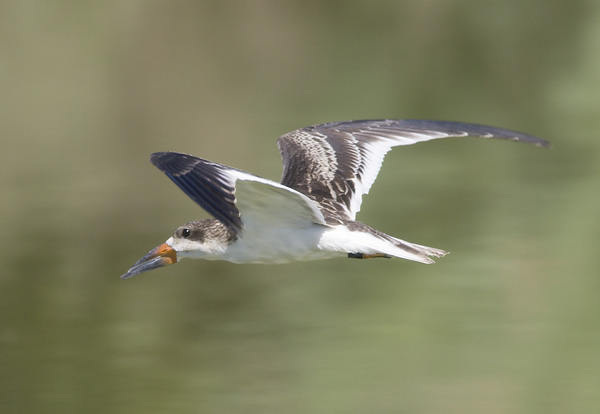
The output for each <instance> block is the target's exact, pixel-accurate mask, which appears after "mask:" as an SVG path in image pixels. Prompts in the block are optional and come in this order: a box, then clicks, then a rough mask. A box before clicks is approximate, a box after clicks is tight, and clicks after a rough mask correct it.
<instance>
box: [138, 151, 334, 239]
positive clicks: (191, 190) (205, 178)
mask: <svg viewBox="0 0 600 414" xmlns="http://www.w3.org/2000/svg"><path fill="white" fill-rule="evenodd" d="M150 161H151V162H152V164H154V165H155V166H156V167H157V168H158V169H160V170H161V171H163V172H164V173H165V174H166V175H167V177H169V178H170V179H171V180H172V181H173V182H174V183H175V184H177V186H178V187H179V188H181V189H182V190H183V192H184V193H186V194H187V195H188V196H189V197H190V198H191V199H192V200H194V201H195V202H196V203H198V204H199V205H200V207H202V208H203V209H205V210H206V211H207V212H208V213H210V214H211V215H213V216H214V217H215V218H216V219H217V220H219V221H220V222H222V223H223V224H225V225H226V226H227V227H228V228H229V229H230V230H232V231H233V232H234V233H235V234H237V235H243V229H244V227H245V226H246V224H247V222H248V221H252V222H253V225H259V226H260V225H261V224H262V223H264V224H266V225H269V226H273V227H274V226H277V225H281V226H286V223H287V224H288V225H289V224H290V223H291V224H297V225H298V224H299V223H298V222H302V223H318V224H323V225H325V219H324V218H323V214H322V213H321V211H320V210H319V208H318V206H317V205H316V204H315V202H314V201H313V200H310V199H309V198H308V197H306V196H305V195H304V194H301V193H299V192H298V191H296V190H294V189H291V188H288V187H285V186H283V185H281V184H279V183H276V182H274V181H270V180H267V179H265V178H261V177H258V176H255V175H252V174H249V173H247V172H244V171H241V170H238V169H235V168H231V167H228V166H225V165H222V164H218V163H215V162H211V161H207V160H204V159H202V158H198V157H194V156H192V155H187V154H180V153H177V152H157V153H154V154H152V155H151V157H150Z"/></svg>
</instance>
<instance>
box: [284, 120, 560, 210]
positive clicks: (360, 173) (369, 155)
mask: <svg viewBox="0 0 600 414" xmlns="http://www.w3.org/2000/svg"><path fill="white" fill-rule="evenodd" d="M466 136H473V137H480V138H499V139H507V140H511V141H517V142H526V143H530V144H534V145H536V146H542V147H549V146H550V144H549V143H548V142H547V141H544V140H542V139H540V138H537V137H534V136H532V135H528V134H523V133H520V132H516V131H511V130H508V129H500V128H494V127H488V126H483V125H476V124H466V123H459V122H445V121H421V120H364V121H345V122H331V123H327V124H320V125H313V126H309V127H306V128H301V129H298V130H295V131H292V132H289V133H287V134H285V135H282V136H281V137H279V139H278V140H277V145H278V146H279V150H280V151H281V157H282V159H283V175H282V178H281V184H283V185H284V186H287V187H290V188H293V189H295V190H297V191H299V192H301V193H303V194H306V195H307V196H308V197H309V198H311V199H313V200H315V201H316V202H317V203H319V205H320V206H321V208H322V209H323V210H325V211H326V212H327V213H329V214H326V217H327V218H328V219H329V220H336V218H339V219H341V220H343V219H346V220H347V219H350V220H354V219H355V217H356V213H357V212H358V211H359V210H360V205H361V202H362V196H363V195H364V194H367V193H368V192H369V190H370V188H371V186H372V185H373V183H374V182H375V178H377V174H378V173H379V170H380V168H381V164H382V163H383V158H384V156H385V154H386V153H387V152H388V151H389V150H390V149H391V148H392V147H395V146H398V145H412V144H416V143H417V142H423V141H429V140H433V139H441V138H450V137H466Z"/></svg>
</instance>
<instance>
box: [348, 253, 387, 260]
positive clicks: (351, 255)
mask: <svg viewBox="0 0 600 414" xmlns="http://www.w3.org/2000/svg"><path fill="white" fill-rule="evenodd" d="M348 257H349V258H350V259H374V258H377V257H383V258H386V259H391V258H392V256H388V255H387V254H384V253H373V254H365V253H348Z"/></svg>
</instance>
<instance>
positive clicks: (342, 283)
mask: <svg viewBox="0 0 600 414" xmlns="http://www.w3.org/2000/svg"><path fill="white" fill-rule="evenodd" d="M599 45H600V3H599V2H597V1H588V0H569V1H548V0H505V1H502V2H482V1H477V0H462V1H446V0H418V1H416V0H415V1H391V0H390V1H384V0H375V1H368V2H367V1H364V2H358V1H357V2H343V1H313V0H310V1H306V0H302V1H199V2H192V1H177V2H166V1H141V0H139V1H133V0H127V1H105V2H67V1H64V2H46V1H2V2H1V3H0V89H1V91H2V92H1V96H2V97H1V99H0V139H1V143H2V147H1V149H0V191H1V193H0V194H1V195H2V202H1V203H0V229H1V235H2V237H0V271H1V273H0V411H1V412H3V413H65V412H81V413H83V412H85V413H167V412H168V413H201V412H206V413H282V412H286V413H359V412H363V413H365V412H373V413H399V412H406V413H441V412H443V413H461V414H462V413H492V414H493V413H544V414H548V413H597V412H600V320H599V319H600V299H599V298H600V271H599V269H600V260H599V258H598V257H599V255H598V249H599V248H600V243H599V241H600V221H599V211H600V196H599V194H598V193H599V190H600V187H599V185H600V159H599V158H600V139H599V138H598V131H599V130H600V112H599V108H600V53H599V52H600V49H599ZM365 118H420V119H441V120H456V121H464V122H476V123H483V124H490V125H495V126H500V127H505V128H511V129H517V130H522V131H524V132H528V133H531V134H534V135H538V136H541V137H544V138H545V139H548V140H550V141H552V143H553V149H551V150H546V149H542V148H536V147H533V146H528V145H521V144H515V143H511V142H501V141H493V142H492V141H487V140H477V139H455V140H442V141H434V142H428V143H423V144H419V145H416V146H412V147H402V148H397V149H396V150H394V151H393V152H391V153H390V154H389V155H388V156H387V158H386V163H385V165H384V168H383V169H382V173H381V175H380V178H379V180H378V182H377V183H376V184H375V186H374V187H373V189H372V192H371V194H370V195H369V196H368V197H367V198H366V199H365V202H364V204H363V211H362V212H361V213H360V214H359V219H361V220H362V221H365V222H366V223H368V224H370V225H372V226H373V227H375V228H378V229H380V230H382V231H385V232H387V233H389V234H392V235H395V236H398V237H401V238H404V239H406V240H410V241H413V242H417V243H421V244H425V245H429V246H435V247H439V248H443V249H446V250H449V251H451V252H452V254H451V255H449V256H447V257H446V258H443V259H440V260H438V263H437V264H435V265H432V266H426V265H422V264H418V263H412V262H408V261H402V260H368V261H358V260H343V259H340V260H330V261H317V262H308V263H295V264H289V265H272V266H263V265H233V264H229V263H224V262H201V261H184V262H182V263H178V264H177V265H175V266H170V267H166V268H162V269H159V270H156V271H153V272H151V273H147V274H143V275H141V276H138V277H135V278H133V279H130V280H126V281H123V280H120V279H119V276H120V275H121V274H122V273H124V272H125V271H126V270H127V269H128V268H129V266H130V265H131V264H132V263H133V262H135V261H136V260H137V259H138V258H140V257H141V256H142V255H143V254H145V253H146V252H147V251H148V250H149V249H150V248H152V247H154V246H155V245H157V244H159V243H161V242H163V241H164V240H165V239H166V238H167V237H169V236H170V234H171V233H172V231H173V230H174V229H175V228H176V227H177V226H179V225H181V224H183V223H185V222H187V221H189V220H193V219H199V218H205V217H207V215H206V213H205V212H203V211H202V210H201V209H200V208H199V207H198V206H196V205H195V204H194V203H193V202H191V201H190V200H189V199H188V198H187V197H186V196H185V195H184V194H183V193H182V192H181V191H180V190H179V189H177V188H176V187H175V186H174V185H173V184H172V183H171V182H170V181H169V180H168V179H167V178H166V177H165V176H164V175H163V174H162V173H160V171H158V170H157V169H155V168H154V167H153V166H152V165H151V164H150V163H149V162H148V158H149V155H150V153H152V152H154V151H161V150H173V151H182V152H188V153H192V154H195V155H198V156H201V157H204V158H208V159H211V160H214V161H217V162H221V163H224V164H227V165H233V166H236V167H238V168H241V169H244V170H247V171H251V172H253V173H255V174H258V175H261V176H265V177H268V178H271V179H275V180H276V179H278V178H279V177H280V174H281V161H280V159H279V153H278V150H277V147H276V145H275V140H276V138H277V137H278V136H279V135H281V134H283V133H285V132H288V131H290V130H293V129H296V128H299V127H302V126H306V125H311V124H316V123H321V122H327V121H335V120H347V119H365Z"/></svg>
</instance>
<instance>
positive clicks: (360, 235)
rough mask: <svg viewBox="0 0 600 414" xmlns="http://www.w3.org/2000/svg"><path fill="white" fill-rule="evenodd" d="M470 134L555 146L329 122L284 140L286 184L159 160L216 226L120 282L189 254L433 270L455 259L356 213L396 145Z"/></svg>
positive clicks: (494, 132)
mask: <svg viewBox="0 0 600 414" xmlns="http://www.w3.org/2000/svg"><path fill="white" fill-rule="evenodd" d="M466 136H472V137H480V138H499V139H507V140H511V141H517V142H526V143H530V144H534V145H536V146H541V147H549V146H550V143H549V142H547V141H544V140H542V139H540V138H537V137H534V136H532V135H528V134H524V133H521V132H516V131H511V130H507V129H500V128H494V127H488V126H483V125H476V124H467V123H459V122H445V121H423V120H405V119H403V120H364V121H344V122H331V123H326V124H320V125H313V126H309V127H306V128H301V129H298V130H295V131H292V132H289V133H287V134H285V135H282V136H281V137H279V139H278V140H277V145H278V147H279V150H280V152H281V157H282V159H283V175H282V178H281V182H279V183H277V182H275V181H271V180H268V179H266V178H261V177H258V176H256V175H253V174H250V173H247V172H245V171H241V170H238V169H236V168H232V167H228V166H225V165H222V164H217V163H215V162H212V161H208V160H205V159H202V158H198V157H194V156H192V155H187V154H180V153H176V152H157V153H154V154H152V156H151V157H150V161H151V162H152V164H154V165H155V166H156V167H157V168H158V169H160V170H161V171H163V172H164V173H165V174H166V175H167V177H169V178H170V179H171V180H172V181H173V182H174V183H175V184H177V186H178V187H179V188H180V189H182V190H183V192H185V193H186V194H187V195H188V196H189V197H190V198H191V199H192V200H194V201H195V202H196V203H198V204H199V205H200V207H202V208H204V209H205V210H206V211H207V212H208V213H210V214H211V215H212V216H214V219H206V220H199V221H192V222H190V223H187V224H184V225H183V226H181V227H179V228H178V229H177V230H175V233H174V234H173V236H171V237H170V238H169V239H168V240H167V241H166V242H165V243H163V244H161V245H160V246H158V247H156V248H154V249H152V250H151V251H150V252H148V254H146V255H145V256H144V257H142V258H141V259H140V260H138V261H137V262H136V263H135V264H134V265H133V266H132V267H131V268H130V269H129V270H128V271H127V273H125V274H124V275H123V276H121V278H123V279H126V278H129V277H132V276H135V275H137V274H140V273H142V272H146V271H148V270H152V269H156V268H158V267H162V266H165V265H168V264H172V263H176V262H177V261H178V260H180V259H183V258H188V257H189V258H193V259H207V260H226V261H229V262H233V263H286V262H291V261H298V260H300V261H302V260H314V259H327V258H334V257H349V258H357V259H368V258H376V257H386V258H390V257H399V258H402V259H408V260H414V261H417V262H421V263H433V260H432V259H431V257H442V256H444V255H446V254H447V252H445V251H444V250H441V249H436V248H432V247H427V246H422V245H419V244H415V243H410V242H407V241H404V240H401V239H398V238H396V237H392V236H390V235H387V234H385V233H383V232H381V231H378V230H375V229H373V228H371V227H369V226H367V225H366V224H363V223H361V222H359V221H356V220H355V218H356V213H357V212H358V211H359V210H360V206H361V202H362V197H363V195H365V194H367V193H368V192H369V189H370V188H371V186H372V185H373V183H374V182H375V178H376V177H377V174H378V173H379V169H380V168H381V164H382V162H383V157H384V156H385V154H386V153H387V152H388V151H389V150H390V149H391V148H392V147H395V146H399V145H412V144H416V143H417V142H424V141H429V140H433V139H441V138H450V137H466Z"/></svg>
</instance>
